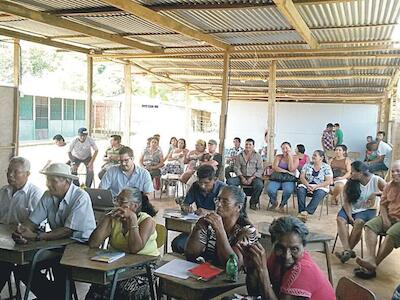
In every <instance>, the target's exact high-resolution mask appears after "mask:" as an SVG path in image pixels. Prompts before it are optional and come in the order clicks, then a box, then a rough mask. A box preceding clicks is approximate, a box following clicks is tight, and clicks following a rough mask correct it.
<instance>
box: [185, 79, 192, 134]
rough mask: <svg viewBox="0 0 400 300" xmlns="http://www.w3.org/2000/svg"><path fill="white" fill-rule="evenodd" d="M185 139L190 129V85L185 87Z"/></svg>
mask: <svg viewBox="0 0 400 300" xmlns="http://www.w3.org/2000/svg"><path fill="white" fill-rule="evenodd" d="M185 101H186V105H185V116H186V120H185V125H186V126H185V138H186V139H188V138H189V136H190V132H191V128H192V101H191V99H190V85H189V84H186V85H185Z"/></svg>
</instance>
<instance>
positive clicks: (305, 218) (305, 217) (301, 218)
mask: <svg viewBox="0 0 400 300" xmlns="http://www.w3.org/2000/svg"><path fill="white" fill-rule="evenodd" d="M297 218H298V219H300V221H302V222H303V223H305V222H307V214H304V213H299V214H297Z"/></svg>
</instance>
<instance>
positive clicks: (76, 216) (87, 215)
mask: <svg viewBox="0 0 400 300" xmlns="http://www.w3.org/2000/svg"><path fill="white" fill-rule="evenodd" d="M29 219H30V220H31V221H32V222H33V223H35V224H36V225H39V224H40V223H41V222H43V221H44V220H45V219H47V221H48V222H49V225H50V228H51V230H54V229H56V228H61V227H67V228H69V229H71V230H73V235H72V236H73V237H75V238H79V239H89V237H90V235H91V233H92V231H93V230H94V229H95V228H96V221H95V219H94V213H93V208H92V202H91V201H90V197H89V194H88V193H87V192H85V191H84V190H83V189H81V188H79V187H77V186H76V185H74V184H72V183H71V185H70V187H69V189H68V191H67V193H66V194H65V196H64V198H63V199H61V200H60V199H58V198H57V197H55V196H52V195H51V194H50V193H49V191H47V192H45V193H44V195H43V196H42V198H41V199H40V202H39V204H38V206H36V208H35V209H34V211H33V212H32V214H31V215H30V217H29Z"/></svg>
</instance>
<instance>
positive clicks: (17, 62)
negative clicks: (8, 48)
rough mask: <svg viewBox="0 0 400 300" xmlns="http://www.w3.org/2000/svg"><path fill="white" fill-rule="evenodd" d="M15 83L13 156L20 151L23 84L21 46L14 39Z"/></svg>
mask: <svg viewBox="0 0 400 300" xmlns="http://www.w3.org/2000/svg"><path fill="white" fill-rule="evenodd" d="M13 83H14V87H15V95H14V119H13V127H14V130H13V145H12V146H13V148H14V149H13V155H18V151H19V101H20V100H19V85H20V83H21V45H20V42H19V39H14V49H13Z"/></svg>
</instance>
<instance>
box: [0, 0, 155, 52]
mask: <svg viewBox="0 0 400 300" xmlns="http://www.w3.org/2000/svg"><path fill="white" fill-rule="evenodd" d="M0 11H3V12H6V13H9V14H13V15H15V16H20V17H24V18H27V19H30V20H34V21H36V22H40V23H44V24H47V25H51V26H55V27H59V28H63V29H68V30H72V31H75V32H79V33H83V34H85V35H88V36H93V37H97V38H100V39H103V40H108V41H111V42H114V43H118V44H122V45H126V46H129V47H132V48H137V49H141V50H144V51H148V52H162V48H161V47H155V46H150V45H146V44H143V43H140V42H137V41H134V40H130V39H127V38H124V37H120V36H118V35H115V34H111V33H109V32H106V31H102V30H99V29H95V28H93V27H89V26H85V25H82V24H79V23H76V22H72V21H69V20H66V19H63V18H60V17H56V16H53V15H50V14H48V13H43V12H39V11H36V10H32V9H29V8H27V7H25V6H22V5H19V4H15V3H13V2H9V1H5V0H2V1H0Z"/></svg>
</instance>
